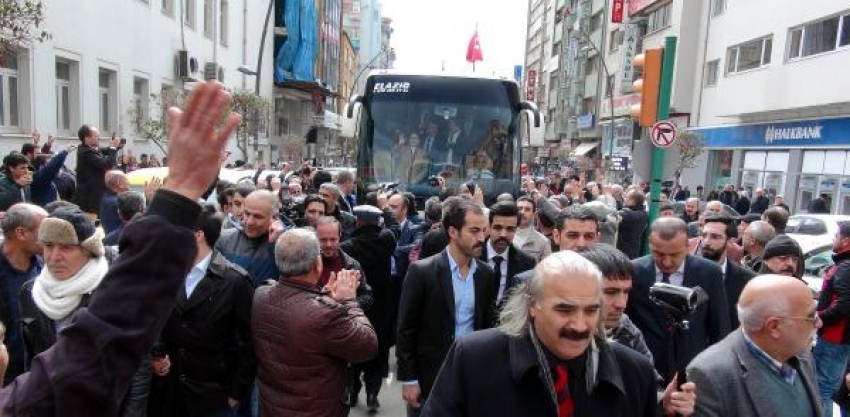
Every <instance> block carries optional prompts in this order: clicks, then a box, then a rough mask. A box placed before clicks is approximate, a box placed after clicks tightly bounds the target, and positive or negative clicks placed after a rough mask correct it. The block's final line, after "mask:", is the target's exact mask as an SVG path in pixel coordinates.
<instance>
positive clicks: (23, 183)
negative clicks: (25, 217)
mask: <svg viewBox="0 0 850 417" xmlns="http://www.w3.org/2000/svg"><path fill="white" fill-rule="evenodd" d="M29 168H30V161H29V159H27V157H26V156H24V154H22V153H18V152H12V153H10V154H8V155H6V157H5V158H3V174H4V177H3V179H0V211H6V210H8V209H9V207H12V206H13V205H15V204H17V203H29V202H31V201H32V197H31V195H30V184H32V171H30V169H29Z"/></svg>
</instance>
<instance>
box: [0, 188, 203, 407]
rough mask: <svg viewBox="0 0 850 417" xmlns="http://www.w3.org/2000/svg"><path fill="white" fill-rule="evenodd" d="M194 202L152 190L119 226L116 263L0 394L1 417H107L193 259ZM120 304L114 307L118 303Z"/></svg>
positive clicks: (162, 321)
mask: <svg viewBox="0 0 850 417" xmlns="http://www.w3.org/2000/svg"><path fill="white" fill-rule="evenodd" d="M200 210H201V208H200V206H198V204H197V203H195V202H194V201H192V200H190V199H188V198H186V197H183V196H182V195H179V194H176V193H174V192H171V191H168V190H164V189H161V190H159V191H157V193H156V196H155V197H154V198H153V201H152V202H151V204H150V206H149V207H148V210H147V213H146V214H145V216H144V217H143V218H142V219H141V220H138V221H135V222H133V223H130V224H129V225H128V226H127V233H125V234H124V235H123V236H122V239H121V247H122V249H123V250H122V252H121V257H120V258H119V259H118V260H116V261H115V263H113V264H112V266H111V267H110V269H109V272H107V274H106V277H105V278H104V279H103V281H102V282H101V283H100V286H98V289H97V293H96V294H94V295H93V296H92V298H91V300H90V302H89V305H88V308H86V309H79V310H77V312H76V313H74V316H73V318H72V319H73V320H74V324H73V325H72V326H69V327H67V328H65V330H63V331H62V332H60V333H59V335H58V336H57V338H56V344H54V345H53V348H51V349H48V350H46V351H45V352H43V353H42V354H41V355H38V356H37V357H36V358H34V359H33V362H32V368H31V370H30V372H29V373H26V374H23V375H21V376H19V377H18V378H17V379H15V380H14V381H13V382H12V383H11V384H10V385H7V386H5V387H3V389H2V390H0V415H3V416H52V415H63V416H112V415H116V414H117V412H118V408H119V405H120V403H121V401H122V399H123V398H124V396H125V393H126V392H127V387H128V386H129V385H130V380H131V378H132V376H133V374H134V373H135V372H136V370H137V369H138V368H139V364H140V363H141V361H142V358H143V357H144V356H145V355H146V354H147V352H148V350H149V349H150V347H151V346H152V345H153V344H154V342H155V341H156V338H157V336H158V335H159V332H160V331H161V330H162V326H163V325H164V324H165V319H166V318H167V317H168V314H169V313H170V312H171V309H172V308H173V306H174V299H175V298H176V297H177V292H178V290H179V288H180V287H181V286H182V285H183V282H184V280H185V279H186V274H187V273H188V272H189V269H190V268H191V267H192V261H193V260H194V258H195V244H194V237H193V236H192V231H191V229H190V228H191V227H193V226H194V224H195V220H196V219H197V217H198V213H200ZM119 301H120V302H119Z"/></svg>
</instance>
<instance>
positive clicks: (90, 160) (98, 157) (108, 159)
mask: <svg viewBox="0 0 850 417" xmlns="http://www.w3.org/2000/svg"><path fill="white" fill-rule="evenodd" d="M77 137H78V138H79V139H80V142H81V144H80V149H79V152H77V192H76V194H75V195H74V203H75V204H77V205H78V206H80V209H81V210H83V211H84V212H86V213H89V214H90V215H91V216H92V217H97V211H98V210H99V209H100V199H101V198H102V197H103V192H104V190H106V180H105V175H106V171H109V170H110V169H113V167H115V164H116V162H117V161H116V157H117V155H118V150H119V149H121V147H122V146H123V145H122V144H121V141H120V140H119V139H118V138H117V137H115V136H114V135H113V136H112V140H111V141H110V142H109V147H103V148H100V147H98V144H99V143H100V133H99V132H98V130H97V128H96V127H94V126H89V125H83V126H82V127H80V130H78V131H77Z"/></svg>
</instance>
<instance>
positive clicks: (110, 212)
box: [98, 170, 130, 234]
mask: <svg viewBox="0 0 850 417" xmlns="http://www.w3.org/2000/svg"><path fill="white" fill-rule="evenodd" d="M105 182H106V190H105V191H104V192H103V197H101V200H100V211H99V212H98V218H99V219H100V225H101V226H103V231H104V232H105V233H106V234H109V233H110V232H112V231H113V230H115V229H118V228H119V227H121V218H120V217H118V194H121V193H123V192H124V191H129V190H130V183H129V182H127V175H125V174H124V173H123V172H121V171H118V170H113V171H107V172H106V176H105Z"/></svg>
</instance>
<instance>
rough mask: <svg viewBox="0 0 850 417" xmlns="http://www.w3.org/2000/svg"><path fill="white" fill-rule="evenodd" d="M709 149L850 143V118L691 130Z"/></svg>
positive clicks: (848, 144)
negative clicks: (700, 137)
mask: <svg viewBox="0 0 850 417" xmlns="http://www.w3.org/2000/svg"><path fill="white" fill-rule="evenodd" d="M688 130H690V131H691V132H693V133H696V134H698V135H701V136H702V137H703V138H704V139H705V146H706V148H713V149H729V148H812V147H815V148H822V147H827V148H829V147H847V146H850V118H847V117H845V118H837V119H818V120H803V121H795V122H782V123H761V124H747V125H732V126H715V127H695V128H690V129H688Z"/></svg>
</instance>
